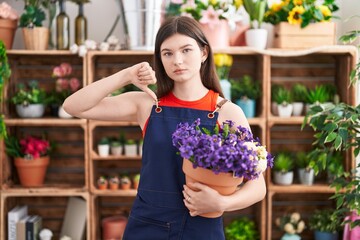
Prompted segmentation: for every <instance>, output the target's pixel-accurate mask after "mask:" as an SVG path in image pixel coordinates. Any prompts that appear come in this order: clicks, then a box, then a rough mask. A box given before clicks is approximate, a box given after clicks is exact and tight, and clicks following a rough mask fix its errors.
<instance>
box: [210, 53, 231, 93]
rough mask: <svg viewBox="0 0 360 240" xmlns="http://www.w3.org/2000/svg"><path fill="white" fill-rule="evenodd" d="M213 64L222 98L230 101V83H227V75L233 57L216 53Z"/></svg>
mask: <svg viewBox="0 0 360 240" xmlns="http://www.w3.org/2000/svg"><path fill="white" fill-rule="evenodd" d="M214 63H215V67H216V73H217V76H218V78H219V80H220V86H221V90H222V92H223V94H224V97H225V98H226V99H229V100H231V82H230V81H229V73H230V69H231V66H232V64H233V57H232V56H231V55H230V54H226V53H216V54H214Z"/></svg>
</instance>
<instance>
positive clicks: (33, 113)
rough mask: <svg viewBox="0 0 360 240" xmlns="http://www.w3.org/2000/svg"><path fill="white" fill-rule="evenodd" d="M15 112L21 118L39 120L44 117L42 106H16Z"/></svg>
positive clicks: (43, 106)
mask: <svg viewBox="0 0 360 240" xmlns="http://www.w3.org/2000/svg"><path fill="white" fill-rule="evenodd" d="M16 112H17V114H18V115H19V116H20V117H21V118H40V117H42V116H43V115H44V112H45V105H44V104H41V103H39V104H29V105H26V106H25V105H22V104H19V105H16Z"/></svg>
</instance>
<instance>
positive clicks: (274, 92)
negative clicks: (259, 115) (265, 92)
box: [271, 84, 285, 116]
mask: <svg viewBox="0 0 360 240" xmlns="http://www.w3.org/2000/svg"><path fill="white" fill-rule="evenodd" d="M284 88H285V87H284V86H283V85H279V84H272V85H271V112H272V114H273V115H274V116H279V111H278V106H277V105H278V104H277V102H276V101H275V96H276V95H277V92H278V91H280V89H284Z"/></svg>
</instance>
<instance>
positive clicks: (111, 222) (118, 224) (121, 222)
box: [101, 215, 127, 240]
mask: <svg viewBox="0 0 360 240" xmlns="http://www.w3.org/2000/svg"><path fill="white" fill-rule="evenodd" d="M101 224H102V230H103V235H102V239H104V240H110V239H122V236H123V234H124V231H125V227H126V224H127V218H126V217H125V216H121V215H119V216H111V217H106V218H104V219H103V220H102V221H101Z"/></svg>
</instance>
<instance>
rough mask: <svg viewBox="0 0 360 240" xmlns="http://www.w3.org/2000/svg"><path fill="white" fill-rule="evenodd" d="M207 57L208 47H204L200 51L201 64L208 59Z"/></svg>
mask: <svg viewBox="0 0 360 240" xmlns="http://www.w3.org/2000/svg"><path fill="white" fill-rule="evenodd" d="M208 56H209V47H208V46H205V47H204V48H203V49H202V57H201V62H202V63H204V62H205V61H206V59H207V58H208Z"/></svg>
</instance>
